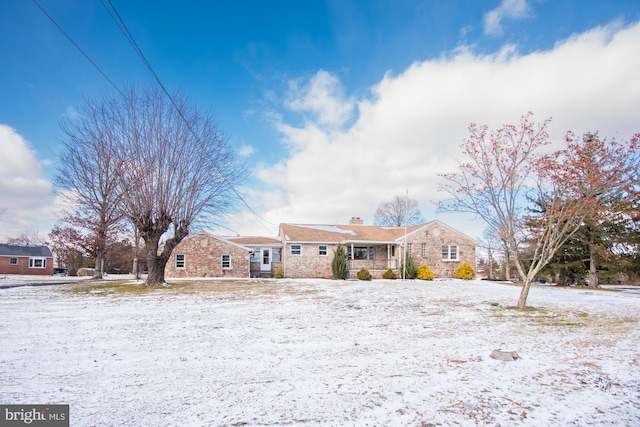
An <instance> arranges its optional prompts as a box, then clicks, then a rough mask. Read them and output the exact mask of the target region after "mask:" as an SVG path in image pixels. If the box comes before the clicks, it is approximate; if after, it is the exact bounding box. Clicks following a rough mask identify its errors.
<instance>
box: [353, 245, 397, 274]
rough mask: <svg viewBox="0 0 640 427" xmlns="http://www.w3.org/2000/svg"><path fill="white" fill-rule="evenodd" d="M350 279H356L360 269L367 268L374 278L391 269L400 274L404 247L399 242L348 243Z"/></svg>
mask: <svg viewBox="0 0 640 427" xmlns="http://www.w3.org/2000/svg"><path fill="white" fill-rule="evenodd" d="M344 246H345V248H346V250H347V255H348V261H347V266H348V267H349V277H355V275H356V273H357V272H358V271H360V269H362V268H365V269H367V270H369V272H370V273H371V274H372V275H373V277H374V278H381V277H382V274H383V273H384V272H385V271H387V270H389V269H391V270H393V271H395V272H396V273H397V272H398V270H399V268H400V265H401V263H402V257H401V253H402V245H401V244H398V243H397V242H370V241H365V242H357V241H352V242H346V243H344Z"/></svg>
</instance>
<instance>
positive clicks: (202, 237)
mask: <svg viewBox="0 0 640 427" xmlns="http://www.w3.org/2000/svg"><path fill="white" fill-rule="evenodd" d="M223 254H224V255H229V262H230V264H229V266H228V267H225V268H223V266H222V255H223ZM181 260H184V266H180V265H178V266H176V264H177V262H178V263H179V262H180V261H181ZM165 277H166V278H186V277H233V278H248V277H250V275H249V251H248V250H247V249H246V248H243V247H242V246H240V245H236V244H234V243H231V242H228V241H225V240H222V239H219V238H216V237H214V236H212V235H209V234H198V235H195V236H192V237H187V238H186V239H184V240H183V241H182V242H180V244H179V245H178V246H176V248H175V249H174V250H173V253H172V254H171V259H170V260H169V262H167V266H166V267H165Z"/></svg>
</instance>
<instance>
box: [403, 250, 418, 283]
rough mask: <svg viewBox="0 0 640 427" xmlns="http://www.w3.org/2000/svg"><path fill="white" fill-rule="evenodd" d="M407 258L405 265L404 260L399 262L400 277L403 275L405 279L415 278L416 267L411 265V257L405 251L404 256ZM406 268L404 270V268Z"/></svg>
mask: <svg viewBox="0 0 640 427" xmlns="http://www.w3.org/2000/svg"><path fill="white" fill-rule="evenodd" d="M405 259H406V260H407V265H406V267H405V265H404V262H403V263H402V264H400V277H403V276H405V274H406V276H405V277H404V278H405V279H415V278H416V267H415V265H413V258H411V255H410V254H409V252H407V256H406V257H405ZM405 269H406V270H405Z"/></svg>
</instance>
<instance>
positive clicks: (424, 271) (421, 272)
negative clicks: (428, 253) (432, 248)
mask: <svg viewBox="0 0 640 427" xmlns="http://www.w3.org/2000/svg"><path fill="white" fill-rule="evenodd" d="M416 274H417V277H418V279H420V280H433V279H435V278H436V275H435V274H434V273H433V270H431V269H430V268H429V266H428V265H427V264H422V265H421V266H420V267H418V271H417V272H416Z"/></svg>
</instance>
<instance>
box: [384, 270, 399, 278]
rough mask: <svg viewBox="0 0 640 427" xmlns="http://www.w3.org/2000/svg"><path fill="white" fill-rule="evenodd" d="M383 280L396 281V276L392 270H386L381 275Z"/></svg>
mask: <svg viewBox="0 0 640 427" xmlns="http://www.w3.org/2000/svg"><path fill="white" fill-rule="evenodd" d="M382 278H383V279H397V278H398V275H397V274H396V273H394V272H393V270H392V269H388V270H387V271H385V272H384V273H383V274H382Z"/></svg>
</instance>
